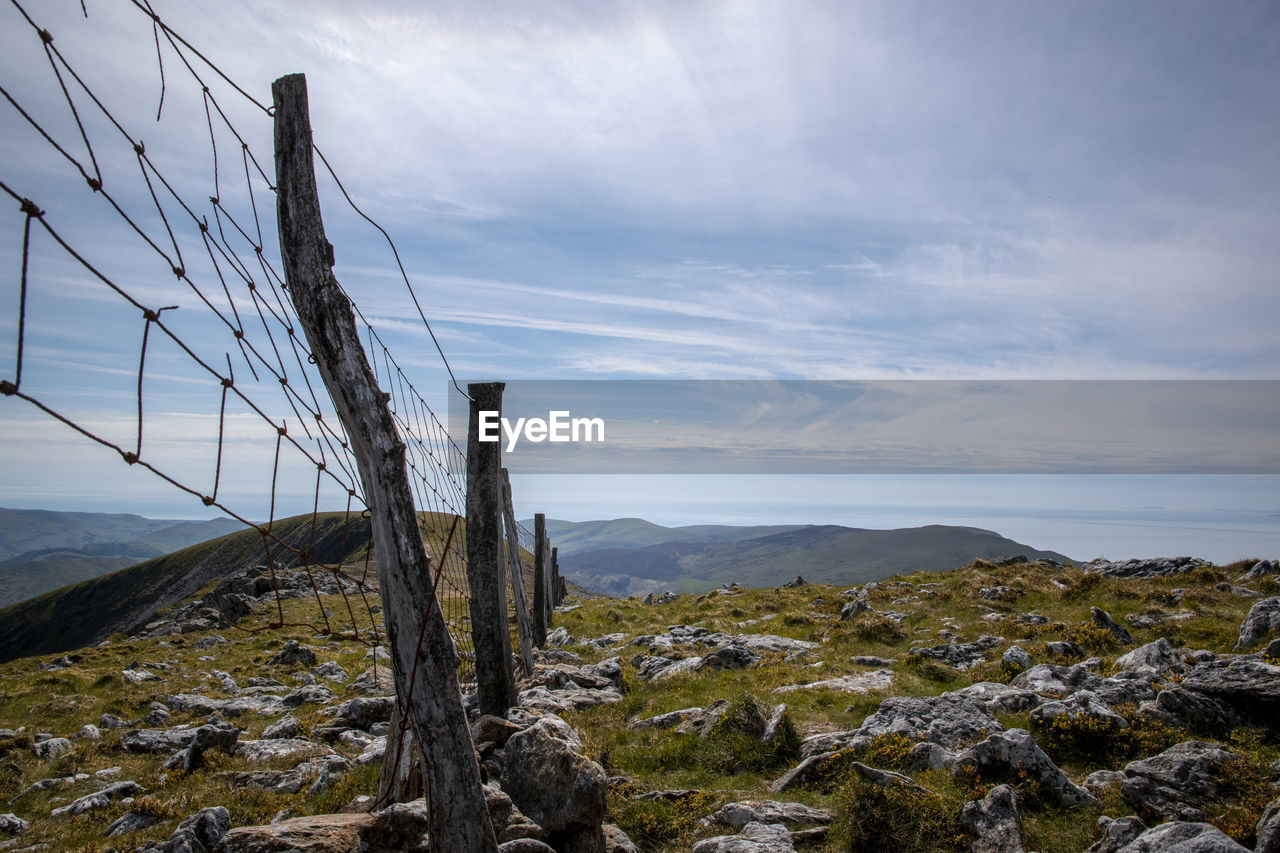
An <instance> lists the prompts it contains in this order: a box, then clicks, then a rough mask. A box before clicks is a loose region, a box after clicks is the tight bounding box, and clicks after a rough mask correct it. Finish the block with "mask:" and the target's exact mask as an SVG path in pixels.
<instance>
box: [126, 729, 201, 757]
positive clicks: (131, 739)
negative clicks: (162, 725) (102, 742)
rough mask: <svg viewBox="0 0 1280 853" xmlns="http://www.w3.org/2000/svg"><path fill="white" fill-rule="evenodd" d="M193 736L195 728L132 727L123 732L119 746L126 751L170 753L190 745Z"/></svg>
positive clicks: (155, 753)
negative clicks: (132, 728) (130, 729)
mask: <svg viewBox="0 0 1280 853" xmlns="http://www.w3.org/2000/svg"><path fill="white" fill-rule="evenodd" d="M195 736H196V730H195V729H168V730H165V729H134V730H132V731H128V732H125V733H124V737H122V738H120V746H122V747H123V748H124V749H125V750H126V751H128V752H141V753H151V754H153V755H171V754H173V753H174V752H177V751H178V750H180V749H186V748H187V747H188V746H190V745H191V741H192V740H194V739H195Z"/></svg>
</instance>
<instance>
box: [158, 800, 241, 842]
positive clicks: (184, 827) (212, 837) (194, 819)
mask: <svg viewBox="0 0 1280 853" xmlns="http://www.w3.org/2000/svg"><path fill="white" fill-rule="evenodd" d="M230 828H231V815H230V814H229V813H228V812H227V810H226V808H224V807H223V806H212V807H210V808H205V809H201V810H200V811H198V812H196V813H195V814H193V815H191V816H190V817H188V818H187V819H185V820H184V821H182V823H180V824H178V828H177V829H175V830H174V831H173V835H171V836H169V840H168V841H167V842H166V843H164V844H163V845H161V847H160V850H161V853H213V851H214V849H215V848H217V846H218V844H219V842H221V841H222V839H223V837H224V836H226V834H227V830H229V829H230Z"/></svg>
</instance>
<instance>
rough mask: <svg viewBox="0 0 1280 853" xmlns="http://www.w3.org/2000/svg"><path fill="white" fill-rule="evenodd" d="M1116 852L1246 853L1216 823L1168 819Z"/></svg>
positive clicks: (1247, 850)
mask: <svg viewBox="0 0 1280 853" xmlns="http://www.w3.org/2000/svg"><path fill="white" fill-rule="evenodd" d="M1119 853H1249V848H1247V847H1242V846H1241V845H1239V844H1237V843H1236V842H1235V841H1233V840H1232V839H1231V837H1230V836H1228V835H1226V834H1225V833H1223V832H1222V830H1220V829H1218V828H1217V827H1216V826H1213V825H1211V824H1207V823H1187V822H1183V821H1171V822H1169V823H1162V824H1160V825H1159V826H1157V827H1154V828H1152V829H1148V830H1147V831H1146V832H1144V833H1142V834H1141V835H1139V836H1138V837H1137V838H1135V839H1134V840H1133V841H1131V842H1129V843H1128V844H1126V845H1125V846H1124V847H1121V848H1120V851H1119Z"/></svg>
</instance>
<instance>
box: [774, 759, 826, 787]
mask: <svg viewBox="0 0 1280 853" xmlns="http://www.w3.org/2000/svg"><path fill="white" fill-rule="evenodd" d="M835 754H836V753H835V752H834V751H831V752H818V753H814V754H812V755H809V756H806V757H805V758H804V759H803V760H802V761H801V762H800V763H799V764H797V765H796V766H795V767H792V768H791V769H790V770H788V771H787V772H786V773H784V774H782V776H780V777H779V778H778V779H777V780H776V781H774V782H773V784H771V785H770V786H769V793H771V794H781V793H782V792H783V791H788V790H790V789H792V788H796V787H800V786H803V785H811V784H813V783H814V782H818V781H821V780H822V779H823V778H824V777H825V776H826V773H827V764H828V762H829V761H830V760H831V759H832V758H833V757H834V756H835Z"/></svg>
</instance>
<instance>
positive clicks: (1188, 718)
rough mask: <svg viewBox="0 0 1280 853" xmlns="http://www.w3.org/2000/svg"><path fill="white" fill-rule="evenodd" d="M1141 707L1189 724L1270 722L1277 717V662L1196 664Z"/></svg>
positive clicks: (1279, 697)
mask: <svg viewBox="0 0 1280 853" xmlns="http://www.w3.org/2000/svg"><path fill="white" fill-rule="evenodd" d="M1142 711H1143V713H1148V714H1151V715H1152V716H1154V717H1156V718H1158V719H1161V720H1164V721H1165V722H1168V723H1172V724H1174V725H1181V726H1186V727H1189V728H1199V729H1224V728H1229V727H1230V726H1233V725H1239V724H1248V725H1262V726H1268V725H1272V724H1274V721H1275V720H1276V719H1277V718H1278V717H1280V666H1276V665H1274V664H1270V663H1267V662H1265V661H1261V660H1257V659H1256V658H1249V657H1237V658H1230V659H1226V660H1212V661H1207V662H1205V663H1200V664H1196V665H1195V666H1194V667H1192V668H1191V670H1190V671H1189V672H1188V673H1187V674H1186V675H1185V676H1184V677H1183V679H1182V681H1181V683H1179V684H1177V685H1176V686H1173V687H1170V688H1169V689H1167V690H1162V691H1161V692H1160V693H1159V695H1157V696H1156V697H1155V701H1154V702H1149V703H1143V705H1142Z"/></svg>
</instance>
